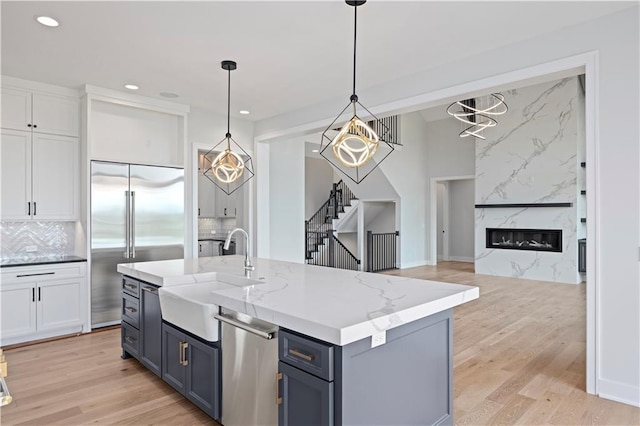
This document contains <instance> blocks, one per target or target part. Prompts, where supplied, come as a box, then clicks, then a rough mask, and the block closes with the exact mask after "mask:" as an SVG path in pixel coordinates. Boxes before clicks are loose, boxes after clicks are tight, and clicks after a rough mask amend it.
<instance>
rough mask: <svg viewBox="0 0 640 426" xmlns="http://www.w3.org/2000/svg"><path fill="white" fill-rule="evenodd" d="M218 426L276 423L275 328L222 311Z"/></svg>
mask: <svg viewBox="0 0 640 426" xmlns="http://www.w3.org/2000/svg"><path fill="white" fill-rule="evenodd" d="M215 317H216V319H218V320H220V321H221V323H222V342H221V343H222V419H221V420H222V424H223V425H224V426H247V425H265V426H266V425H269V426H272V425H273V426H275V425H277V424H278V406H277V404H276V374H277V372H278V338H277V331H278V326H276V325H273V324H270V323H268V322H265V321H262V320H259V319H257V318H253V317H250V316H248V315H245V314H241V313H239V312H234V311H230V310H225V309H222V310H221V312H220V314H218V315H216V316H215Z"/></svg>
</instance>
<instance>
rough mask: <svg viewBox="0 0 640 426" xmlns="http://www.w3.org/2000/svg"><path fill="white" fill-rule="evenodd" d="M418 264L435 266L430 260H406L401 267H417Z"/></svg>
mask: <svg viewBox="0 0 640 426" xmlns="http://www.w3.org/2000/svg"><path fill="white" fill-rule="evenodd" d="M418 266H434V264H433V263H430V261H429V260H416V261H415V262H406V263H402V264H401V265H400V269H407V268H417V267H418Z"/></svg>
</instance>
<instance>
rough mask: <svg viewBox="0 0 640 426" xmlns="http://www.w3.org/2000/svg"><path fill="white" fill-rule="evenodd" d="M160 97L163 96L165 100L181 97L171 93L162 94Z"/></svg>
mask: <svg viewBox="0 0 640 426" xmlns="http://www.w3.org/2000/svg"><path fill="white" fill-rule="evenodd" d="M160 96H162V97H164V98H177V97H179V96H178V95H177V94H176V93H171V92H160Z"/></svg>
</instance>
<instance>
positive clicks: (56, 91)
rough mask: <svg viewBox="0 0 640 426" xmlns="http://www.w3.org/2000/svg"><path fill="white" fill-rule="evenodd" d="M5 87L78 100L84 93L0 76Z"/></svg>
mask: <svg viewBox="0 0 640 426" xmlns="http://www.w3.org/2000/svg"><path fill="white" fill-rule="evenodd" d="M0 78H1V79H2V85H3V86H10V87H15V88H17V89H23V90H30V91H31V90H32V91H36V92H44V93H48V94H51V95H60V96H68V97H71V98H75V99H78V98H80V97H81V96H82V92H81V91H80V90H77V89H70V88H68V87H62V86H54V85H52V84H47V83H40V82H39V81H31V80H23V79H21V78H16V77H9V76H4V75H3V76H0Z"/></svg>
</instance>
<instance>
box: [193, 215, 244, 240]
mask: <svg viewBox="0 0 640 426" xmlns="http://www.w3.org/2000/svg"><path fill="white" fill-rule="evenodd" d="M235 227H236V219H235V218H234V217H230V218H209V217H205V218H199V219H198V237H201V238H209V237H211V235H212V231H215V233H214V234H213V235H217V236H219V237H226V236H227V234H228V233H229V232H230V231H231V230H233V228H235Z"/></svg>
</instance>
